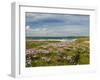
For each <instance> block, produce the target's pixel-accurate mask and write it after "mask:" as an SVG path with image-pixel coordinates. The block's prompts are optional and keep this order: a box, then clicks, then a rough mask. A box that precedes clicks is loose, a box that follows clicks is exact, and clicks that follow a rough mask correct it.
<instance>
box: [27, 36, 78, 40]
mask: <svg viewBox="0 0 100 80" xmlns="http://www.w3.org/2000/svg"><path fill="white" fill-rule="evenodd" d="M77 38H80V36H78V37H72V36H70V37H26V40H28V41H32V40H40V41H45V40H47V41H74V40H76V39H77Z"/></svg>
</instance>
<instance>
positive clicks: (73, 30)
mask: <svg viewBox="0 0 100 80" xmlns="http://www.w3.org/2000/svg"><path fill="white" fill-rule="evenodd" d="M25 24H26V25H25V27H26V36H27V37H29V36H31V37H32V36H33V37H34V36H88V35H89V16H88V15H75V14H50V13H48V14H46V13H28V12H27V13H26V22H25Z"/></svg>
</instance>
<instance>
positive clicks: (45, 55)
mask: <svg viewBox="0 0 100 80" xmlns="http://www.w3.org/2000/svg"><path fill="white" fill-rule="evenodd" d="M89 55H90V54H89V38H87V37H83V38H77V39H76V40H74V41H26V67H36V66H58V65H83V64H89V62H90V61H89V59H90V58H89Z"/></svg>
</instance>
